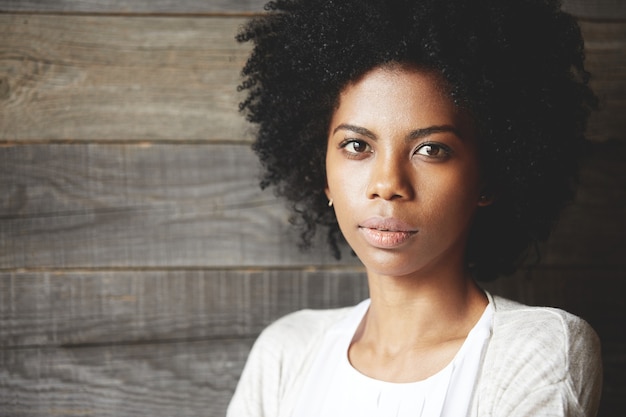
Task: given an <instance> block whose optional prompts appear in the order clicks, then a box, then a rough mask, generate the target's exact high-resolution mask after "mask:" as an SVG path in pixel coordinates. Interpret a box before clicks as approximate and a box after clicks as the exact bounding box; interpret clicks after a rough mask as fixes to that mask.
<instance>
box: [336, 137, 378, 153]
mask: <svg viewBox="0 0 626 417" xmlns="http://www.w3.org/2000/svg"><path fill="white" fill-rule="evenodd" d="M340 147H341V148H343V149H344V151H345V152H346V153H348V154H349V155H359V154H363V153H369V152H371V151H372V148H371V147H370V145H368V144H367V142H365V141H363V140H359V139H346V140H345V141H343V142H342V143H341V145H340Z"/></svg>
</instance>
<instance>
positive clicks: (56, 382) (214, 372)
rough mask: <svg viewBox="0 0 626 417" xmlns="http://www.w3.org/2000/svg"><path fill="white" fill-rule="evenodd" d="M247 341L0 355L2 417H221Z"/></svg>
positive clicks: (22, 351)
mask: <svg viewBox="0 0 626 417" xmlns="http://www.w3.org/2000/svg"><path fill="white" fill-rule="evenodd" d="M251 343H252V341H251V340H237V341H228V340H224V341H220V340H217V341H198V342H184V343H162V344H152V345H121V346H114V345H108V346H100V347H85V348H74V349H64V348H34V349H17V350H11V349H10V350H6V349H1V350H0V415H1V416H3V417H18V416H19V417H22V416H24V417H50V416H84V417H127V416H128V417H130V416H150V417H172V416H177V417H185V416H188V417H197V416H210V417H223V416H224V415H225V411H226V406H227V404H228V402H229V400H230V398H231V396H232V392H233V390H234V387H235V385H236V383H237V380H238V378H239V374H240V372H241V369H242V367H243V364H244V362H245V359H246V356H247V354H248V352H249V349H250V345H251Z"/></svg>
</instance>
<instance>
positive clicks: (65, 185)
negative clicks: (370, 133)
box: [0, 141, 626, 270]
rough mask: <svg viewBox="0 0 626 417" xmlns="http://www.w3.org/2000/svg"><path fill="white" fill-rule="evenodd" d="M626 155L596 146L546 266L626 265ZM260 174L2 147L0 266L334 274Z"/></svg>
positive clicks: (154, 158) (245, 151)
mask: <svg viewBox="0 0 626 417" xmlns="http://www.w3.org/2000/svg"><path fill="white" fill-rule="evenodd" d="M624 158H626V142H621V141H620V142H612V143H609V144H606V145H598V149H597V151H596V153H595V155H594V156H593V157H592V158H591V159H590V160H589V161H588V162H587V164H586V168H585V170H584V171H583V174H582V184H581V188H580V193H579V198H578V201H577V202H576V204H574V205H572V206H571V207H569V208H568V210H566V212H565V213H564V216H563V218H562V220H561V222H560V223H559V224H558V225H557V228H556V230H555V233H554V235H553V236H552V238H551V240H550V241H549V243H548V245H547V247H546V248H544V258H543V263H544V264H545V265H554V266H573V265H577V266H586V267H588V266H592V265H593V266H596V267H598V268H604V267H611V266H613V267H615V266H620V265H621V266H623V265H624V262H626V258H625V257H624V253H625V252H626V242H625V239H624V236H626V219H625V218H624V216H623V207H624V204H625V202H626V172H625V171H626V170H625V169H624V164H623V160H624ZM256 174H257V168H256V162H255V157H254V156H253V154H252V152H251V150H250V149H249V148H248V146H241V145H203V144H194V145H183V144H180V145H171V144H160V145H158V144H157V145H151V146H150V145H148V146H147V145H141V144H134V145H132V144H131V145H95V144H93V145H82V144H77V145H64V144H61V145H33V146H5V147H0V193H1V194H2V195H3V196H5V197H4V198H3V199H2V200H0V219H2V221H1V222H0V269H4V270H16V269H19V268H53V269H56V268H112V267H115V268H130V267H133V268H134V267H150V268H155V267H164V268H176V267H186V268H196V267H211V268H232V267H242V266H279V265H280V266H283V267H286V266H290V265H291V266H295V265H338V264H339V263H338V262H337V261H335V260H334V259H333V258H332V256H331V254H330V251H329V250H328V249H327V247H326V245H325V242H324V237H323V236H319V240H317V241H316V242H317V243H316V245H315V246H314V247H313V249H312V250H311V251H309V252H301V251H300V250H298V248H297V247H296V245H295V243H297V242H298V241H299V239H298V236H297V231H295V230H294V229H293V227H292V226H291V225H290V223H289V221H288V217H289V215H288V212H287V210H286V208H285V204H284V203H283V202H282V201H280V200H277V199H276V198H275V197H274V196H273V195H272V192H271V191H270V190H267V191H265V192H262V191H261V190H259V188H258V186H257V179H256ZM600 241H601V242H602V245H598V242H600ZM344 258H345V259H344V261H343V262H342V263H343V264H345V263H348V264H352V265H355V264H357V261H356V260H355V259H354V258H352V257H351V256H349V255H347V256H344Z"/></svg>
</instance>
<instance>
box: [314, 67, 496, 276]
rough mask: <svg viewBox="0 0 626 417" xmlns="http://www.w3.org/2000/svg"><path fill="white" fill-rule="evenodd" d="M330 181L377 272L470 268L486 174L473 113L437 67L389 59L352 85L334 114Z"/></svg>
mask: <svg viewBox="0 0 626 417" xmlns="http://www.w3.org/2000/svg"><path fill="white" fill-rule="evenodd" d="M326 174H327V181H328V184H327V189H326V193H327V195H328V197H329V198H330V199H332V200H333V204H334V209H335V212H336V215H337V220H338V222H339V226H340V228H341V231H342V233H343V235H344V236H345V238H346V240H347V241H348V243H349V244H350V246H351V247H352V249H353V250H354V251H355V252H356V254H357V255H358V256H359V258H360V259H361V261H362V262H363V263H364V265H365V266H366V267H367V268H368V270H369V271H370V272H375V273H378V274H383V275H390V276H404V275H409V274H426V275H429V274H430V275H433V274H437V273H439V272H441V271H442V269H441V268H447V269H449V268H457V269H463V263H464V253H465V245H466V241H467V236H468V232H469V229H470V225H471V223H472V219H473V216H474V213H475V211H476V208H477V207H478V206H479V205H481V204H486V203H482V202H481V201H480V193H481V181H480V173H479V164H478V155H477V145H476V138H475V137H474V130H473V127H472V123H471V120H470V119H469V117H468V116H467V114H466V113H465V112H463V111H461V110H459V109H458V108H457V107H456V106H454V104H453V103H452V101H451V100H450V98H449V97H448V96H447V95H446V93H445V87H444V83H443V82H442V81H441V79H440V78H439V76H438V75H436V74H434V73H432V72H426V71H421V70H416V69H412V68H407V67H399V66H396V67H382V68H376V69H374V70H372V71H370V72H368V73H367V74H366V75H365V76H363V77H362V78H361V79H359V80H358V81H357V82H355V83H353V84H350V85H349V86H348V87H346V88H345V89H344V90H343V92H342V94H341V96H340V101H339V107H338V108H337V110H336V111H335V113H334V114H333V117H332V120H331V124H330V128H329V134H328V149H327V156H326Z"/></svg>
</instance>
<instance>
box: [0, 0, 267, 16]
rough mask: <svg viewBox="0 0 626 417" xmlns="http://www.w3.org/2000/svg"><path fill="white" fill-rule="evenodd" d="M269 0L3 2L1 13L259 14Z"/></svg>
mask: <svg viewBox="0 0 626 417" xmlns="http://www.w3.org/2000/svg"><path fill="white" fill-rule="evenodd" d="M267 1H268V0H132V1H128V0H0V11H9V12H37V13H124V14H131V13H150V14H158V13H167V14H191V13H194V14H205V13H220V14H221V13H244V14H247V13H253V12H254V13H257V12H261V11H263V5H264V4H265V3H267Z"/></svg>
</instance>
